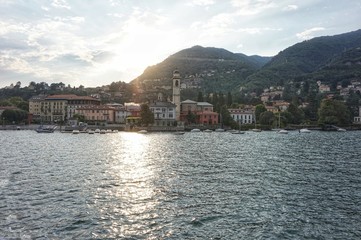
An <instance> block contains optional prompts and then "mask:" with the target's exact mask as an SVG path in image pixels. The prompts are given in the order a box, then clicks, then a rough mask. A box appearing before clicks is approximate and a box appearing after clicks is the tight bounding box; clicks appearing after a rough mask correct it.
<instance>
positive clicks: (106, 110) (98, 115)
mask: <svg viewBox="0 0 361 240" xmlns="http://www.w3.org/2000/svg"><path fill="white" fill-rule="evenodd" d="M115 111H116V109H115V108H114V107H112V106H108V105H89V106H82V107H79V108H77V109H76V110H75V114H79V115H82V116H84V118H85V120H86V121H94V122H105V123H114V122H115Z"/></svg>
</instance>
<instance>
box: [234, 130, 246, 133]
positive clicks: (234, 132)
mask: <svg viewBox="0 0 361 240" xmlns="http://www.w3.org/2000/svg"><path fill="white" fill-rule="evenodd" d="M231 133H232V134H245V133H246V132H244V131H240V130H238V131H232V132H231Z"/></svg>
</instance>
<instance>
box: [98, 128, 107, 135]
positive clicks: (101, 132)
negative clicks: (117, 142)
mask: <svg viewBox="0 0 361 240" xmlns="http://www.w3.org/2000/svg"><path fill="white" fill-rule="evenodd" d="M99 133H100V134H106V133H107V131H105V129H102V130H100V132H99Z"/></svg>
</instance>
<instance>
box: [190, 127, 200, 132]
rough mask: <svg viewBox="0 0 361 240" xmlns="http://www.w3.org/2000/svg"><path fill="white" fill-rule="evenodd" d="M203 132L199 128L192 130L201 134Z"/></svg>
mask: <svg viewBox="0 0 361 240" xmlns="http://www.w3.org/2000/svg"><path fill="white" fill-rule="evenodd" d="M200 131H201V130H200V129H198V128H193V129H192V130H191V132H200Z"/></svg>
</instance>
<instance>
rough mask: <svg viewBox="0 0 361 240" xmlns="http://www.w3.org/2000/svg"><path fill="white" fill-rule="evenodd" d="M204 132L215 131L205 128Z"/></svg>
mask: <svg viewBox="0 0 361 240" xmlns="http://www.w3.org/2000/svg"><path fill="white" fill-rule="evenodd" d="M203 132H207V133H211V132H213V131H212V130H211V129H206V130H204V131H203Z"/></svg>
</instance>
